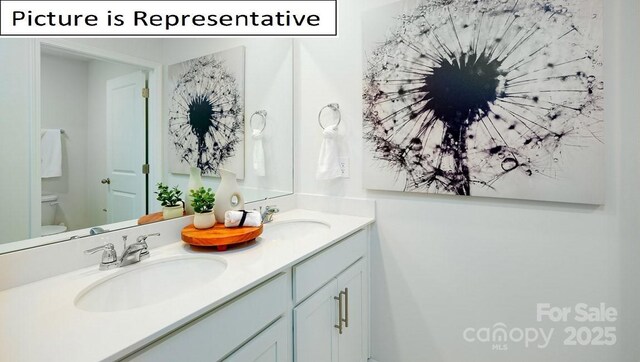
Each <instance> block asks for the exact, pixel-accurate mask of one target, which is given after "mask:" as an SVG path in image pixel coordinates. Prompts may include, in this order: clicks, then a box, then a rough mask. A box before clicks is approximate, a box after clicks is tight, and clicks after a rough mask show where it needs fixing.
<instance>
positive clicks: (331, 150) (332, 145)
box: [316, 125, 342, 180]
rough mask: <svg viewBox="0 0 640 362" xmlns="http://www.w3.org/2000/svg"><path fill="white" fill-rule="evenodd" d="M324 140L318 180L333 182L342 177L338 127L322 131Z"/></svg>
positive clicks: (329, 127) (330, 127) (321, 147)
mask: <svg viewBox="0 0 640 362" xmlns="http://www.w3.org/2000/svg"><path fill="white" fill-rule="evenodd" d="M322 136H323V137H324V140H323V141H322V145H320V156H319V157H318V168H317V170H316V178H317V179H318V180H331V179H335V178H339V177H341V176H342V171H341V170H340V148H339V145H338V141H337V138H338V126H337V125H333V126H328V127H326V128H325V129H324V130H323V131H322Z"/></svg>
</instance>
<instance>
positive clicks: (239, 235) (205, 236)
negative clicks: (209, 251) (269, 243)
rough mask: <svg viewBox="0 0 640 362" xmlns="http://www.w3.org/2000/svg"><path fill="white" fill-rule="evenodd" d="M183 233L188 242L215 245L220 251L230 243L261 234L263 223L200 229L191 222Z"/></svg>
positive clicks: (240, 241) (248, 239) (236, 242)
mask: <svg viewBox="0 0 640 362" xmlns="http://www.w3.org/2000/svg"><path fill="white" fill-rule="evenodd" d="M181 234H182V240H183V241H184V242H185V243H187V244H191V245H195V246H215V247H216V248H217V249H218V251H225V250H227V247H228V246H229V245H234V244H240V243H244V242H247V241H250V240H253V239H255V238H257V237H258V236H260V234H262V225H260V226H259V227H249V226H243V227H239V228H226V227H224V224H215V226H214V227H212V228H210V229H205V230H199V229H196V228H195V227H194V226H193V224H191V225H189V226H186V227H185V228H184V229H182V233H181Z"/></svg>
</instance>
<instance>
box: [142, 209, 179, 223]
mask: <svg viewBox="0 0 640 362" xmlns="http://www.w3.org/2000/svg"><path fill="white" fill-rule="evenodd" d="M182 216H185V213H184V211H183V212H182ZM158 221H164V217H162V211H159V212H154V213H153V214H149V215H144V216H142V217H140V218H139V219H138V225H145V224H151V223H153V222H158Z"/></svg>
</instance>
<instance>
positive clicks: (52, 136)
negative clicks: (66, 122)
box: [40, 129, 62, 178]
mask: <svg viewBox="0 0 640 362" xmlns="http://www.w3.org/2000/svg"><path fill="white" fill-rule="evenodd" d="M60 136H61V132H60V130H59V129H43V130H42V131H41V132H40V169H41V173H40V174H41V177H42V178H49V177H60V176H62V140H61V137H60Z"/></svg>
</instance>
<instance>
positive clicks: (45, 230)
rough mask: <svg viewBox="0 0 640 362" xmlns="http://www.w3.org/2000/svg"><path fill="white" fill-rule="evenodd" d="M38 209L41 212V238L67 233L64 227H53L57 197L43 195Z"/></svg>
mask: <svg viewBox="0 0 640 362" xmlns="http://www.w3.org/2000/svg"><path fill="white" fill-rule="evenodd" d="M40 209H41V210H42V222H41V225H42V228H41V229H40V230H41V231H40V235H41V236H47V235H54V234H60V233H63V232H65V231H67V227H66V226H64V225H53V221H54V220H55V217H56V210H57V209H58V196H57V195H49V194H43V195H42V204H41V205H40Z"/></svg>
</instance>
